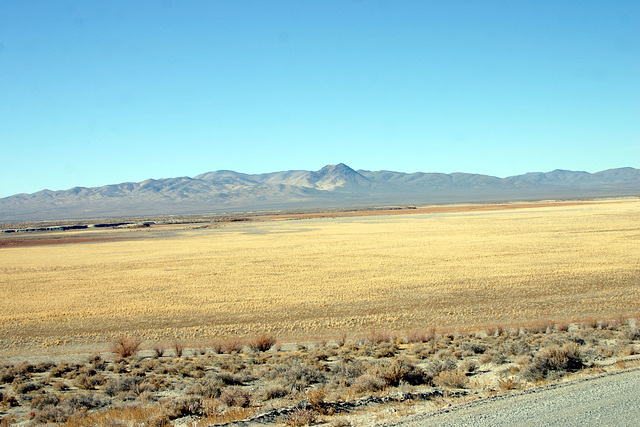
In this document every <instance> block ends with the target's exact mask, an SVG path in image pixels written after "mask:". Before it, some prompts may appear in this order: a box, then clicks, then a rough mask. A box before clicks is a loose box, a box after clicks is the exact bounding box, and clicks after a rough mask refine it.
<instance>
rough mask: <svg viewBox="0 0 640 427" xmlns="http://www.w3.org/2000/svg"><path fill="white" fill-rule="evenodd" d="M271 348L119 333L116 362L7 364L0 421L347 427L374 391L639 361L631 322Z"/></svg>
mask: <svg viewBox="0 0 640 427" xmlns="http://www.w3.org/2000/svg"><path fill="white" fill-rule="evenodd" d="M245 343H246V345H245ZM275 344H276V339H275V337H273V336H270V335H260V336H257V337H255V338H253V339H249V340H247V341H243V340H241V339H240V338H239V337H231V338H226V339H222V340H220V341H216V342H215V343H213V345H212V347H210V348H208V349H207V348H204V347H202V346H200V347H197V349H196V350H192V349H184V348H183V346H182V344H180V343H179V342H177V341H176V342H175V343H174V345H173V348H172V350H173V351H169V352H166V351H164V349H165V347H164V345H162V344H158V343H150V345H149V346H148V349H147V350H146V351H143V352H141V351H140V350H141V342H140V341H139V340H137V339H135V338H133V337H120V338H118V339H117V340H116V341H115V342H114V344H113V354H114V357H112V358H107V357H101V356H92V357H90V358H89V359H88V360H87V361H86V362H85V363H68V362H63V361H61V362H58V363H53V362H50V363H41V364H31V363H21V364H13V365H3V366H0V411H2V412H1V413H2V418H0V422H2V423H4V424H2V425H5V424H6V425H8V424H10V423H12V422H18V421H26V422H28V423H30V424H32V425H39V424H47V423H49V424H55V423H63V422H66V423H68V425H78V426H79V425H90V424H91V423H93V424H91V425H96V424H98V425H105V424H110V425H121V424H127V423H129V424H131V423H134V424H135V423H136V422H137V423H142V422H146V423H147V424H145V425H156V426H169V425H171V424H172V423H174V422H175V421H177V420H180V419H181V418H184V417H190V418H189V419H190V420H191V421H190V422H194V425H209V424H212V423H217V422H230V421H234V420H239V419H245V418H247V417H251V416H254V414H257V413H260V414H263V415H261V416H262V417H263V420H264V417H265V416H267V417H268V415H264V414H265V413H266V414H269V413H270V412H269V410H270V408H273V414H274V415H273V418H267V420H268V422H273V423H276V422H280V423H284V424H286V425H291V426H293V425H310V424H312V423H314V422H318V421H322V422H329V423H332V422H333V423H334V424H335V425H338V424H340V423H342V424H341V425H348V424H344V420H343V418H340V417H344V416H348V415H349V411H350V410H357V409H356V404H355V402H361V401H362V399H365V401H366V399H368V397H371V396H377V397H380V396H387V398H389V399H405V400H406V399H408V400H407V401H408V402H409V401H414V402H415V401H419V400H420V399H425V398H428V396H434V397H433V398H434V399H436V400H437V399H440V400H442V399H444V398H443V397H438V396H457V395H460V396H462V395H477V396H486V395H488V394H493V393H499V392H509V391H510V390H515V389H522V388H526V387H530V386H532V385H536V384H541V383H545V382H548V381H555V380H558V379H560V378H562V377H564V376H566V375H570V374H572V373H576V372H579V371H585V370H586V369H585V368H589V369H588V371H589V372H601V371H602V370H603V369H622V368H624V367H628V366H629V365H630V364H632V363H633V361H634V360H635V358H634V355H636V354H640V334H639V333H638V326H637V325H636V322H635V321H634V320H633V319H632V320H631V321H627V320H619V319H616V320H615V321H602V320H600V321H598V322H588V321H585V322H572V323H567V322H562V323H554V322H543V323H536V324H531V325H521V326H517V327H506V326H494V327H491V328H485V330H478V331H476V332H473V331H460V332H458V331H447V332H438V331H436V330H433V329H425V330H424V331H412V332H409V333H407V334H406V336H402V335H401V334H391V333H382V332H379V331H373V332H371V333H370V334H369V335H368V336H367V337H366V338H363V339H359V340H354V341H348V340H346V338H345V337H344V336H342V337H341V338H339V339H337V340H335V342H333V341H330V342H320V343H317V344H315V345H301V344H299V345H297V346H289V347H294V349H291V350H282V349H281V348H280V347H279V346H276V345H275ZM147 353H149V355H148V356H147V355H146V354H147ZM394 396H401V397H394ZM421 396H422V397H421ZM424 396H427V397H424ZM377 397H376V398H377ZM448 399H451V398H448ZM350 402H352V403H350ZM434 403H435V404H438V403H439V401H434ZM349 405H351V406H349ZM350 407H352V409H349V408H350ZM275 408H281V409H278V410H276V409H275ZM282 408H285V409H286V408H289V409H286V410H285V411H284V412H283V409H282ZM283 414H284V415H283ZM334 417H338V418H334ZM82 420H87V421H86V422H85V421H82ZM193 420H196V421H193ZM198 420H199V421H198ZM87 423H88V424H87Z"/></svg>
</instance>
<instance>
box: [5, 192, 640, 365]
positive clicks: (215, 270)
mask: <svg viewBox="0 0 640 427" xmlns="http://www.w3.org/2000/svg"><path fill="white" fill-rule="evenodd" d="M484 206H485V207H484V208H479V207H477V206H476V207H473V206H457V207H447V208H442V209H431V210H429V209H420V208H418V209H415V210H414V209H407V210H402V212H377V214H376V215H370V214H367V213H366V212H356V213H350V214H342V215H341V214H327V215H315V216H314V215H306V216H305V215H297V216H296V215H291V216H270V217H258V216H255V217H251V218H249V220H247V221H228V222H203V223H200V224H174V225H162V226H155V225H154V226H151V227H146V228H133V229H109V230H96V229H92V230H79V231H64V232H47V233H39V234H38V236H37V237H34V235H27V234H26V233H25V235H24V236H16V235H15V234H11V235H0V289H1V292H2V297H1V298H0V357H16V356H37V355H52V354H65V353H72V352H77V351H84V350H86V351H96V349H97V350H101V349H102V350H105V351H106V350H108V349H109V345H110V344H111V343H112V342H113V339H114V338H115V337H117V336H119V335H122V334H127V335H135V336H138V337H140V338H142V339H143V340H146V341H151V342H153V341H166V342H170V341H173V340H180V341H182V342H184V343H186V344H187V345H189V343H194V345H196V344H197V345H201V344H203V343H204V344H206V342H208V341H211V340H214V339H220V338H224V337H229V336H238V337H245V336H254V335H256V334H258V333H263V332H266V333H268V334H272V335H274V336H277V337H278V339H280V340H287V339H289V340H304V339H317V338H318V337H320V338H323V339H331V338H332V337H338V336H341V335H345V334H346V335H348V336H356V335H358V334H365V333H370V331H373V330H384V331H398V332H402V331H409V330H414V329H425V328H439V329H446V328H455V329H460V328H481V327H485V326H490V325H495V324H502V325H505V324H514V325H516V324H525V323H531V322H536V321H560V320H566V321H570V320H571V319H584V318H603V317H612V316H618V315H628V314H631V313H637V312H638V311H640V200H638V199H620V200H600V201H584V202H571V203H566V202H564V203H563V202H549V203H538V204H535V203H533V204H532V203H527V204H507V205H500V206H501V207H496V206H495V205H484ZM398 213H402V214H398ZM20 239H24V242H25V244H23V245H21V244H19V243H20ZM16 242H17V243H16ZM54 243H57V244H54Z"/></svg>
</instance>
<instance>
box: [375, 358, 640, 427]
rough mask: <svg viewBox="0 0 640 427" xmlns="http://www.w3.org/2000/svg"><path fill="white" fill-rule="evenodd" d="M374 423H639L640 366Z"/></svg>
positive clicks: (410, 426)
mask: <svg viewBox="0 0 640 427" xmlns="http://www.w3.org/2000/svg"><path fill="white" fill-rule="evenodd" d="M379 425H380V426H384V427H392V426H396V427H418V426H420V427H423V426H487V425H491V426H532V425H535V426H560V425H561V426H564V427H568V426H584V425H606V426H640V368H636V369H632V370H627V371H622V372H616V373H612V374H606V375H602V376H599V377H592V378H584V379H580V380H576V381H571V382H564V383H557V384H553V385H549V386H545V387H540V388H535V389H529V390H526V391H524V392H521V393H518V394H506V395H500V396H493V397H490V398H487V399H482V400H478V401H473V402H468V403H464V404H460V405H453V406H450V407H447V408H445V409H442V410H440V411H437V412H435V413H430V414H420V415H412V416H407V417H404V419H403V420H398V421H395V422H393V423H388V422H387V423H383V424H379Z"/></svg>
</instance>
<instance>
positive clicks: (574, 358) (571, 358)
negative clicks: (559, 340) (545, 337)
mask: <svg viewBox="0 0 640 427" xmlns="http://www.w3.org/2000/svg"><path fill="white" fill-rule="evenodd" d="M582 367H584V362H583V359H582V355H581V352H580V347H578V345H577V344H576V343H567V344H564V345H563V346H562V347H560V346H558V345H552V346H550V347H546V348H543V349H542V350H540V351H539V352H538V354H536V355H535V357H534V358H533V360H532V361H531V364H530V365H528V366H526V367H525V369H524V370H523V371H522V377H523V378H524V379H526V380H528V381H536V380H540V379H543V378H549V377H550V376H558V377H559V376H563V375H565V374H566V373H567V372H573V371H577V370H579V369H581V368H582Z"/></svg>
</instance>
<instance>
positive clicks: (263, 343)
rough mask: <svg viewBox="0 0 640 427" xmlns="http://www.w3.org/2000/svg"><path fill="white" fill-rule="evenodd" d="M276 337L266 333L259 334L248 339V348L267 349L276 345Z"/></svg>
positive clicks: (255, 349)
mask: <svg viewBox="0 0 640 427" xmlns="http://www.w3.org/2000/svg"><path fill="white" fill-rule="evenodd" d="M276 342H277V340H276V337H274V336H273V335H268V334H260V335H258V336H256V337H254V338H253V339H251V341H249V348H251V349H252V350H254V351H268V350H270V349H271V347H273V346H274V345H276Z"/></svg>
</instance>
